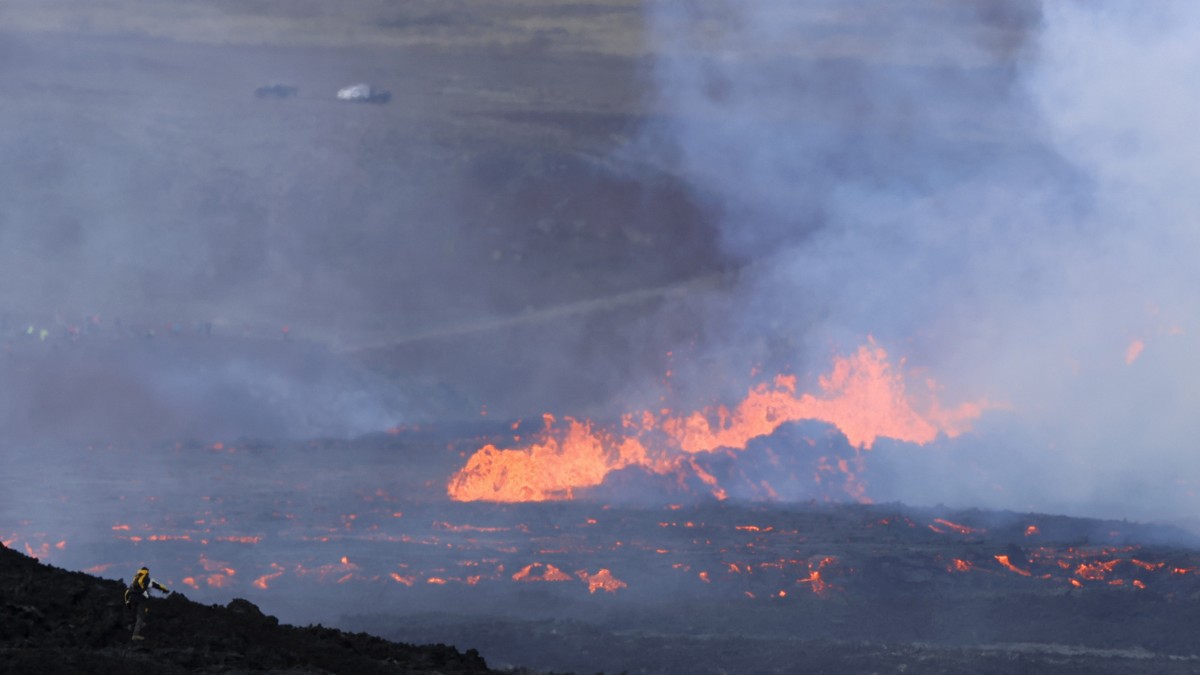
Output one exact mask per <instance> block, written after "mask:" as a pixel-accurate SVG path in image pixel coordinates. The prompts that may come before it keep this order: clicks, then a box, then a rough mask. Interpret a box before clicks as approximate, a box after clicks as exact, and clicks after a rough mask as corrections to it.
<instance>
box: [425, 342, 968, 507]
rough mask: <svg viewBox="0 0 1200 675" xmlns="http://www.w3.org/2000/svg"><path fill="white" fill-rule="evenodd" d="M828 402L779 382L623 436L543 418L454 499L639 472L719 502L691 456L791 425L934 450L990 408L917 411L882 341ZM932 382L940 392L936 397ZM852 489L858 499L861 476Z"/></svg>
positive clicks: (557, 491)
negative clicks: (689, 482)
mask: <svg viewBox="0 0 1200 675" xmlns="http://www.w3.org/2000/svg"><path fill="white" fill-rule="evenodd" d="M818 385H819V389H820V391H819V393H817V394H810V393H803V394H798V393H797V392H796V378H795V377H794V376H784V375H780V376H777V377H776V378H775V380H774V382H773V383H772V384H770V385H768V384H760V385H758V386H756V387H754V388H753V389H751V390H750V391H749V393H748V394H747V395H746V398H745V399H743V400H742V401H741V402H740V403H739V404H738V405H737V406H736V407H734V408H733V409H732V410H731V409H729V408H726V407H724V406H720V407H716V408H713V409H707V410H703V411H697V412H693V413H690V414H684V415H675V414H673V413H672V412H671V411H670V410H663V411H660V412H659V413H657V414H656V413H653V412H650V411H644V412H641V413H638V414H632V415H627V416H626V417H625V419H624V422H623V424H622V428H621V430H620V431H609V430H604V429H597V428H595V426H594V425H593V424H592V423H591V422H589V421H579V420H576V419H572V418H567V419H566V427H565V429H564V428H561V427H556V426H555V424H556V420H555V419H554V418H553V417H552V416H550V415H546V416H544V418H545V422H546V427H545V430H544V431H543V432H542V433H541V434H539V436H538V438H537V439H536V440H535V441H534V442H533V443H531V444H530V445H528V446H526V447H522V448H516V449H499V448H497V447H495V446H494V445H486V446H484V447H483V448H481V449H479V450H478V451H476V452H475V454H473V455H472V456H471V457H470V458H469V459H468V460H467V463H466V465H465V466H463V467H462V469H460V470H459V471H458V472H457V473H455V474H454V476H453V477H451V479H450V482H449V484H448V485H447V493H448V494H449V496H450V498H451V499H454V500H456V501H494V502H529V501H546V500H565V499H572V498H573V497H574V493H575V491H576V490H579V489H582V488H588V487H595V486H597V485H600V484H601V483H602V482H603V481H604V479H605V478H606V477H607V476H608V475H609V474H610V473H612V472H613V471H618V470H621V469H624V468H626V467H630V466H637V467H641V468H643V469H645V470H648V471H651V472H653V473H657V474H661V475H667V474H678V473H681V472H685V471H686V472H690V474H691V475H693V476H696V477H697V478H699V479H700V480H701V481H702V482H703V483H705V484H706V485H707V486H708V487H709V489H710V490H711V491H712V493H713V494H714V495H715V496H717V497H718V498H724V495H725V492H724V490H723V489H722V488H721V486H720V485H718V484H717V479H716V478H715V477H714V476H712V475H711V474H709V473H707V472H705V471H704V470H703V469H702V468H701V467H700V466H699V465H698V464H697V463H696V462H694V461H691V459H690V458H691V457H692V456H694V455H697V454H701V453H712V452H716V451H718V450H721V449H726V450H744V449H745V448H746V446H747V444H748V443H749V442H750V441H751V440H753V439H755V438H759V437H762V436H768V435H771V434H773V433H774V432H775V430H776V429H778V428H779V427H780V426H782V425H784V424H787V423H789V422H797V421H801V420H815V421H821V422H826V423H828V424H832V425H834V426H836V427H837V428H838V429H840V430H841V432H842V433H843V434H845V436H846V439H847V440H848V441H849V442H850V444H851V445H853V446H854V447H855V448H858V449H862V450H867V449H870V448H871V446H872V445H874V443H875V441H876V440H877V439H878V438H881V437H887V438H894V439H897V440H901V441H906V442H910V443H916V444H926V443H929V442H930V441H933V440H934V439H935V438H937V436H938V434H939V433H940V434H944V435H946V436H949V437H953V436H956V435H958V434H959V433H962V432H963V431H965V430H966V429H967V428H968V427H969V424H970V422H971V421H972V420H974V419H975V418H977V417H979V415H980V414H981V413H982V410H983V408H984V404H966V405H962V406H959V407H958V408H955V409H952V410H947V409H943V408H941V407H940V406H939V405H938V403H937V401H936V400H935V399H934V398H933V396H932V392H931V393H930V395H929V397H928V398H929V400H930V401H931V402H930V404H929V406H928V409H927V410H926V411H925V412H924V413H923V414H922V413H918V412H917V411H916V410H914V409H913V407H912V404H911V403H910V401H909V398H908V395H907V393H906V390H905V382H904V378H903V376H902V375H901V373H899V372H898V371H897V370H896V369H894V368H893V367H892V365H891V363H889V361H888V357H887V353H886V352H885V351H884V350H883V348H881V347H879V346H877V345H876V344H875V343H874V342H873V341H872V342H870V343H869V344H867V345H863V346H862V347H860V348H859V349H858V351H857V352H856V353H855V354H853V355H852V356H849V357H844V358H837V359H835V361H834V364H833V369H832V370H831V372H829V373H828V374H826V375H824V376H821V377H820V378H819V380H818ZM932 388H933V387H932V383H931V389H932ZM848 485H850V486H851V487H852V488H853V489H854V490H855V494H856V496H857V497H859V498H862V499H865V495H864V494H861V493H862V490H861V485H858V486H857V487H855V485H854V480H853V476H851V478H850V480H849V482H848Z"/></svg>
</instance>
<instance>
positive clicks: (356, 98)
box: [337, 83, 392, 103]
mask: <svg viewBox="0 0 1200 675" xmlns="http://www.w3.org/2000/svg"><path fill="white" fill-rule="evenodd" d="M337 97H338V100H339V101H352V102H357V103H387V102H388V101H390V100H392V92H390V91H380V90H379V89H376V88H375V87H372V86H371V85H369V84H366V83H360V84H352V85H350V86H349V87H343V88H342V89H339V90H338V93H337Z"/></svg>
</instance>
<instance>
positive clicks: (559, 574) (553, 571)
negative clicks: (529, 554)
mask: <svg viewBox="0 0 1200 675" xmlns="http://www.w3.org/2000/svg"><path fill="white" fill-rule="evenodd" d="M512 578H513V581H570V580H571V575H569V574H567V573H566V572H563V571H562V570H560V569H558V568H557V567H555V566H554V565H544V564H542V563H532V564H529V565H526V566H525V567H522V568H521V569H520V571H518V572H517V573H516V574H514V575H512Z"/></svg>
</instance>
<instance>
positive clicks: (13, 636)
mask: <svg viewBox="0 0 1200 675" xmlns="http://www.w3.org/2000/svg"><path fill="white" fill-rule="evenodd" d="M123 592H124V585H123V584H122V583H121V582H119V581H112V580H106V579H99V578H97V577H93V576H89V575H87V574H83V573H81V572H69V571H66V570H62V569H58V568H55V567H51V566H47V565H42V564H40V563H39V562H38V561H37V559H35V558H29V557H27V556H25V555H23V554H21V553H18V552H16V551H12V550H10V549H8V548H5V547H3V546H0V672H5V673H148V674H149V673H188V672H205V673H242V672H275V673H297V674H299V673H306V674H307V673H434V672H436V673H490V672H496V671H493V670H490V669H489V668H488V667H487V664H486V663H485V662H484V660H483V658H482V657H480V656H479V654H478V653H476V652H475V651H474V650H468V651H467V652H466V653H465V654H464V653H460V652H459V651H458V650H456V649H455V648H453V647H449V646H446V645H440V644H439V645H424V646H414V645H406V644H400V643H396V642H389V641H387V640H383V639H381V638H378V637H374V636H372V635H368V634H366V633H346V632H343V631H339V630H334V629H331V628H324V627H322V626H319V625H318V626H308V627H305V628H300V627H295V626H288V625H280V624H279V621H278V620H277V619H275V617H272V616H267V615H265V614H263V613H262V611H260V610H259V609H258V607H256V606H255V605H254V604H253V603H250V602H249V601H246V600H242V599H234V600H232V601H230V602H229V604H228V605H226V606H224V607H220V606H217V605H211V606H208V605H202V604H199V603H196V602H192V601H191V600H188V599H187V598H186V597H184V596H183V595H182V594H180V593H173V594H172V595H170V596H169V597H166V598H162V599H156V600H153V601H151V609H150V618H149V623H148V625H147V630H146V635H147V639H146V640H145V641H142V642H133V641H131V639H130V630H129V627H128V625H129V623H130V621H131V616H130V614H129V612H128V610H126V609H125V606H124V604H123V602H122V595H123Z"/></svg>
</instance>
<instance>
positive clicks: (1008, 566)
mask: <svg viewBox="0 0 1200 675" xmlns="http://www.w3.org/2000/svg"><path fill="white" fill-rule="evenodd" d="M995 558H996V562H998V563H1000V564H1001V565H1002V566H1003V567H1005V568H1006V569H1008V570H1009V571H1011V572H1016V573H1017V574H1020V575H1021V576H1023V577H1028V576H1032V575H1033V573H1032V572H1030V571H1029V570H1023V569H1021V568H1020V567H1017V566H1016V565H1014V564H1012V562H1011V561H1010V560H1009V559H1008V556H1006V555H998V556H995Z"/></svg>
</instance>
